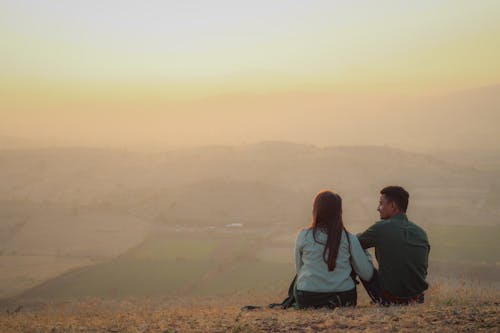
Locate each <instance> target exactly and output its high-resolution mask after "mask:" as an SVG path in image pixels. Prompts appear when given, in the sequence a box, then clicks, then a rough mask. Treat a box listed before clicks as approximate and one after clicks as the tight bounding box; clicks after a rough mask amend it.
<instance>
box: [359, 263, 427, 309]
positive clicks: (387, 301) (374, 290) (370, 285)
mask: <svg viewBox="0 0 500 333" xmlns="http://www.w3.org/2000/svg"><path fill="white" fill-rule="evenodd" d="M360 280H361V283H362V284H363V287H365V289H366V292H367V293H368V296H370V298H371V299H372V302H373V303H378V304H380V305H383V306H389V305H394V304H398V305H408V304H415V303H419V304H421V303H424V294H423V293H421V294H418V295H416V296H411V297H397V296H393V295H391V294H389V293H388V292H387V291H385V290H383V289H382V287H381V286H380V279H379V273H378V271H377V270H376V269H374V270H373V276H372V278H371V279H370V281H364V280H362V279H360Z"/></svg>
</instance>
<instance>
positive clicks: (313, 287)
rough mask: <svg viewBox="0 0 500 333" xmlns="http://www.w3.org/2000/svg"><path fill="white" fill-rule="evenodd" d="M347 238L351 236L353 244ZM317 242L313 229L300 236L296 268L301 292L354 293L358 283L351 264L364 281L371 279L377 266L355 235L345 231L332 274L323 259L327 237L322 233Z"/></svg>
mask: <svg viewBox="0 0 500 333" xmlns="http://www.w3.org/2000/svg"><path fill="white" fill-rule="evenodd" d="M347 234H349V241H350V242H349V241H348V239H347V236H346V235H347ZM316 240H317V241H316ZM316 240H315V239H314V237H313V230H312V229H311V228H306V229H303V230H301V231H300V232H299V234H298V236H297V241H296V244H295V264H296V271H297V289H298V290H303V291H311V292H342V291H347V290H352V289H353V288H354V287H355V283H354V281H353V280H352V278H351V276H350V275H351V271H352V269H351V262H352V265H353V267H354V270H355V271H356V273H358V274H359V275H360V277H361V278H362V279H364V280H369V279H370V277H371V275H372V272H373V266H372V265H371V263H370V262H369V260H368V257H367V256H366V254H365V252H364V251H363V249H362V248H361V245H360V244H359V241H358V239H357V237H356V236H355V235H353V234H351V233H346V232H345V231H343V232H342V236H341V239H340V244H339V250H338V254H337V258H336V261H335V269H334V270H333V271H329V270H328V265H327V263H326V262H325V260H324V256H323V253H324V249H325V244H326V241H327V234H326V233H324V232H322V231H319V230H318V231H317V232H316ZM349 246H350V248H349Z"/></svg>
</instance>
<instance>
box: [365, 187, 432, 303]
mask: <svg viewBox="0 0 500 333" xmlns="http://www.w3.org/2000/svg"><path fill="white" fill-rule="evenodd" d="M408 198H409V194H408V192H407V191H406V190H405V189H404V188H402V187H400V186H388V187H385V188H384V189H382V191H380V201H379V205H378V208H377V211H378V212H379V213H380V218H381V221H378V222H376V223H375V224H373V225H372V226H371V227H370V228H368V229H367V230H366V231H365V232H363V233H361V234H358V235H357V236H358V239H359V242H360V243H361V246H362V247H363V248H364V249H367V248H371V247H375V257H376V258H377V261H378V264H379V270H378V271H377V270H375V271H374V273H373V277H372V278H371V280H370V281H362V283H363V285H364V287H365V289H366V291H367V292H368V295H370V297H371V299H372V301H374V302H376V303H380V304H382V305H390V304H410V303H423V302H424V294H423V292H424V291H425V290H426V289H427V287H428V284H427V282H426V281H425V278H426V276H427V265H428V257H429V251H430V245H429V241H428V239H427V234H426V233H425V231H424V230H423V229H422V228H421V227H419V226H418V225H416V224H415V223H413V222H411V221H409V220H408V218H407V216H406V209H407V208H408Z"/></svg>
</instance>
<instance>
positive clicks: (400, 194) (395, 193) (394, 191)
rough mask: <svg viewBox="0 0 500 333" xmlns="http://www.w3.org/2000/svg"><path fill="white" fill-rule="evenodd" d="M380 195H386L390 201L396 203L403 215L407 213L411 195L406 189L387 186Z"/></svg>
mask: <svg viewBox="0 0 500 333" xmlns="http://www.w3.org/2000/svg"><path fill="white" fill-rule="evenodd" d="M380 194H383V195H385V197H386V198H387V200H388V201H392V202H394V203H395V204H396V206H398V208H399V210H400V211H401V212H402V213H406V209H407V208H408V199H409V198H410V194H409V193H408V192H407V191H406V190H405V189H404V188H402V187H401V186H387V187H384V188H383V189H382V190H381V191H380Z"/></svg>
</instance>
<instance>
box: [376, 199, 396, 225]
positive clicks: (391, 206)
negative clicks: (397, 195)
mask: <svg viewBox="0 0 500 333" xmlns="http://www.w3.org/2000/svg"><path fill="white" fill-rule="evenodd" d="M377 211H378V212H379V214H380V218H381V219H382V220H387V219H388V218H391V217H392V216H394V215H395V214H396V213H397V212H398V209H397V207H396V204H395V203H394V201H390V200H388V199H387V197H386V196H385V195H384V194H382V195H381V196H380V200H379V202H378V207H377Z"/></svg>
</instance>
